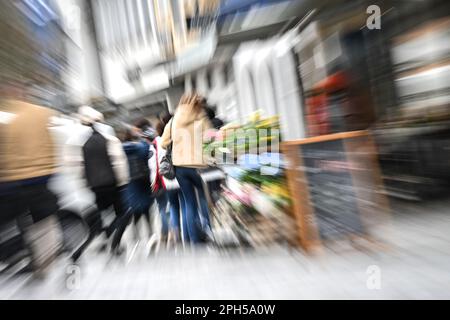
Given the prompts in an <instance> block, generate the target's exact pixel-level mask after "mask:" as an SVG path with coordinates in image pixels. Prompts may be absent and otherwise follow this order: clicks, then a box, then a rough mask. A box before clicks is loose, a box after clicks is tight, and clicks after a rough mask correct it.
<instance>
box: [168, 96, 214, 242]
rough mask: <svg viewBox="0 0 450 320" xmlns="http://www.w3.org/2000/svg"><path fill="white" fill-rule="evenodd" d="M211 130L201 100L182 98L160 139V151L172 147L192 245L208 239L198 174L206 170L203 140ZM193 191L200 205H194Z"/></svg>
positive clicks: (205, 212) (207, 215) (207, 227)
mask: <svg viewBox="0 0 450 320" xmlns="http://www.w3.org/2000/svg"><path fill="white" fill-rule="evenodd" d="M210 127H211V125H210V122H209V119H208V118H207V115H206V113H205V111H204V109H203V106H202V104H201V99H200V97H199V96H198V95H196V94H187V95H184V96H183V97H182V98H181V101H180V104H179V105H178V107H177V110H176V111H175V115H174V116H173V118H172V119H171V120H170V122H169V123H168V124H167V125H166V127H165V129H164V133H163V135H162V139H161V146H162V147H163V148H167V147H168V146H169V145H170V143H173V146H172V161H173V165H174V166H175V171H176V178H177V180H178V183H179V185H180V188H181V191H182V192H183V196H184V201H185V208H186V222H187V223H186V225H187V232H188V234H189V240H190V241H191V243H194V244H195V243H199V242H201V241H202V239H205V236H206V235H211V226H210V220H209V210H208V204H207V201H206V197H205V192H204V190H203V185H202V180H201V177H200V174H199V173H198V170H197V169H199V168H204V167H206V166H207V165H206V157H205V156H204V155H203V137H204V136H205V133H206V131H207V130H208V129H209V128H210ZM195 191H197V193H198V196H199V200H200V204H198V203H197V197H196V194H195ZM199 208H200V215H199V214H198V212H199V210H198V209H199Z"/></svg>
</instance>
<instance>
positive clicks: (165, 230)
mask: <svg viewBox="0 0 450 320" xmlns="http://www.w3.org/2000/svg"><path fill="white" fill-rule="evenodd" d="M144 137H145V138H146V139H148V141H149V142H150V150H151V153H152V154H153V155H152V157H151V158H150V159H149V161H148V164H149V167H150V181H151V187H152V191H153V193H154V194H155V195H156V201H157V203H158V207H159V212H160V214H161V221H162V236H163V239H164V238H165V237H166V236H169V234H170V236H169V237H170V238H172V239H173V240H174V241H175V242H179V241H180V240H181V224H180V216H181V223H182V225H183V228H182V229H183V240H184V242H189V235H188V233H187V227H186V218H185V208H184V198H183V194H182V193H181V190H180V186H179V184H178V181H177V179H173V180H169V179H166V178H165V177H163V176H162V175H160V174H159V164H160V163H161V159H162V158H163V157H164V156H165V155H166V150H165V149H163V148H162V147H161V137H160V136H159V135H158V133H157V132H156V131H155V130H154V129H147V130H146V131H145V132H144ZM167 204H169V212H170V214H169V219H168V216H167Z"/></svg>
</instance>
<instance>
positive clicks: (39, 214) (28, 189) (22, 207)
mask: <svg viewBox="0 0 450 320" xmlns="http://www.w3.org/2000/svg"><path fill="white" fill-rule="evenodd" d="M37 181H39V182H37ZM47 181H48V178H47V177H44V178H40V179H39V178H37V179H33V181H31V180H27V181H16V182H12V183H7V184H5V183H3V184H0V226H2V225H4V224H7V223H12V222H14V221H15V222H16V223H17V226H18V227H19V230H20V232H21V238H20V239H14V241H13V242H12V243H9V244H8V243H5V244H2V245H3V248H0V250H2V251H3V252H1V254H0V258H1V259H5V258H7V257H9V256H12V255H14V254H15V253H16V252H18V251H20V250H21V249H23V248H27V249H28V250H29V251H30V253H31V254H33V249H32V247H31V244H30V243H28V242H27V241H25V240H24V239H25V238H24V236H25V232H26V229H27V228H28V227H30V223H33V224H35V223H38V222H40V221H42V220H45V219H47V218H49V217H50V216H52V215H56V214H57V212H58V209H59V206H58V198H57V197H56V195H55V194H54V193H53V192H52V191H50V190H49V189H48V187H47ZM30 217H31V220H32V221H28V220H29V219H28V218H30Z"/></svg>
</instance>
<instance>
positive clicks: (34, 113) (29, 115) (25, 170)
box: [0, 100, 57, 182]
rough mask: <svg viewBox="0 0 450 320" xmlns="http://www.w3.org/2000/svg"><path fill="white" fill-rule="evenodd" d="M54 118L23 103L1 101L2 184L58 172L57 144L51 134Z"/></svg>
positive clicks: (46, 110)
mask: <svg viewBox="0 0 450 320" xmlns="http://www.w3.org/2000/svg"><path fill="white" fill-rule="evenodd" d="M55 115H56V113H55V112H54V111H52V110H50V109H48V108H44V107H40V106H36V105H33V104H30V103H26V102H23V101H17V100H1V101H0V182H10V181H18V180H26V179H31V178H37V177H44V176H49V175H52V174H54V173H55V172H56V167H57V166H56V154H55V143H54V141H53V138H52V136H51V134H50V131H49V127H50V126H51V119H52V117H53V116H55Z"/></svg>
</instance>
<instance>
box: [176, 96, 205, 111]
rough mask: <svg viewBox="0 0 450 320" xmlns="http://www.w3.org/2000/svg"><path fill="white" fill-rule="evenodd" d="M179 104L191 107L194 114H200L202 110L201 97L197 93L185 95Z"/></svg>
mask: <svg viewBox="0 0 450 320" xmlns="http://www.w3.org/2000/svg"><path fill="white" fill-rule="evenodd" d="M180 104H188V105H191V106H192V108H193V110H194V112H197V113H200V112H201V111H202V110H203V105H202V97H201V96H200V95H198V94H197V93H185V94H183V96H182V97H181V99H180Z"/></svg>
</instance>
